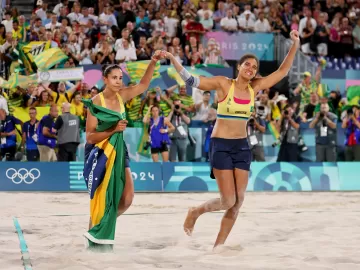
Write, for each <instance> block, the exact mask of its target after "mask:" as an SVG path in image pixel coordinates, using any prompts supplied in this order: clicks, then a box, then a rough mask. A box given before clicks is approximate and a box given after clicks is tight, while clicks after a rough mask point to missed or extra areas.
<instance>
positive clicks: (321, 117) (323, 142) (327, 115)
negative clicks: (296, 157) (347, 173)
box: [309, 103, 337, 162]
mask: <svg viewBox="0 0 360 270" xmlns="http://www.w3.org/2000/svg"><path fill="white" fill-rule="evenodd" d="M336 120H337V116H336V115H335V114H333V113H331V112H329V105H328V104H327V103H323V104H321V107H320V112H318V113H317V114H316V117H315V118H314V120H313V121H312V122H311V123H310V125H309V127H310V128H314V129H315V142H316V161H317V162H335V161H336Z"/></svg>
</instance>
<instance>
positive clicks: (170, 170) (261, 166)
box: [0, 162, 360, 192]
mask: <svg viewBox="0 0 360 270" xmlns="http://www.w3.org/2000/svg"><path fill="white" fill-rule="evenodd" d="M359 167H360V163H359V162H352V163H351V162H347V163H346V162H338V163H315V162H303V163H286V162H281V163H275V162H253V163H252V165H251V171H250V172H249V176H250V177H249V184H248V188H247V190H248V191H359V190H360V181H359V176H358V173H357V172H358V168H359ZM82 169H83V162H71V163H65V162H64V163H60V162H59V163H50V162H49V163H45V162H0V191H50V192H51V191H59V192H69V191H70V192H71V191H82V192H86V185H85V182H84V179H83V177H82ZM131 170H132V175H133V179H134V184H135V191H148V192H188V191H201V192H208V191H209V192H214V191H215V192H216V191H218V188H217V185H216V181H215V180H214V179H211V178H210V167H209V164H208V163H202V162H196V163H192V162H181V163H179V162H173V163H172V162H168V163H164V164H162V163H152V162H133V163H131Z"/></svg>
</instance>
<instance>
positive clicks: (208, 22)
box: [200, 12, 214, 31]
mask: <svg viewBox="0 0 360 270" xmlns="http://www.w3.org/2000/svg"><path fill="white" fill-rule="evenodd" d="M200 23H201V24H202V25H203V27H204V28H205V30H206V31H211V30H212V29H213V27H214V21H213V19H212V18H211V17H210V13H209V12H205V13H204V18H203V19H201V20H200Z"/></svg>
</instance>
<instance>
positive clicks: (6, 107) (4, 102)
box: [0, 90, 9, 115]
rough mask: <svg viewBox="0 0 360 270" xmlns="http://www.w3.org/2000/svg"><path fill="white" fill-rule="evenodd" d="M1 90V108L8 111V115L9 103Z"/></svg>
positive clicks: (7, 112)
mask: <svg viewBox="0 0 360 270" xmlns="http://www.w3.org/2000/svg"><path fill="white" fill-rule="evenodd" d="M1 91H2V90H1ZM1 91H0V110H4V111H5V112H6V115H8V114H9V107H8V103H7V100H6V99H5V98H4V97H3V95H2V94H1V93H2V92H1Z"/></svg>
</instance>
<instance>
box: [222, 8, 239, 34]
mask: <svg viewBox="0 0 360 270" xmlns="http://www.w3.org/2000/svg"><path fill="white" fill-rule="evenodd" d="M220 26H221V28H222V29H223V30H224V31H226V32H237V31H238V23H237V21H236V19H234V18H233V11H232V10H231V9H228V10H227V11H226V17H225V18H222V19H221V21H220Z"/></svg>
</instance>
